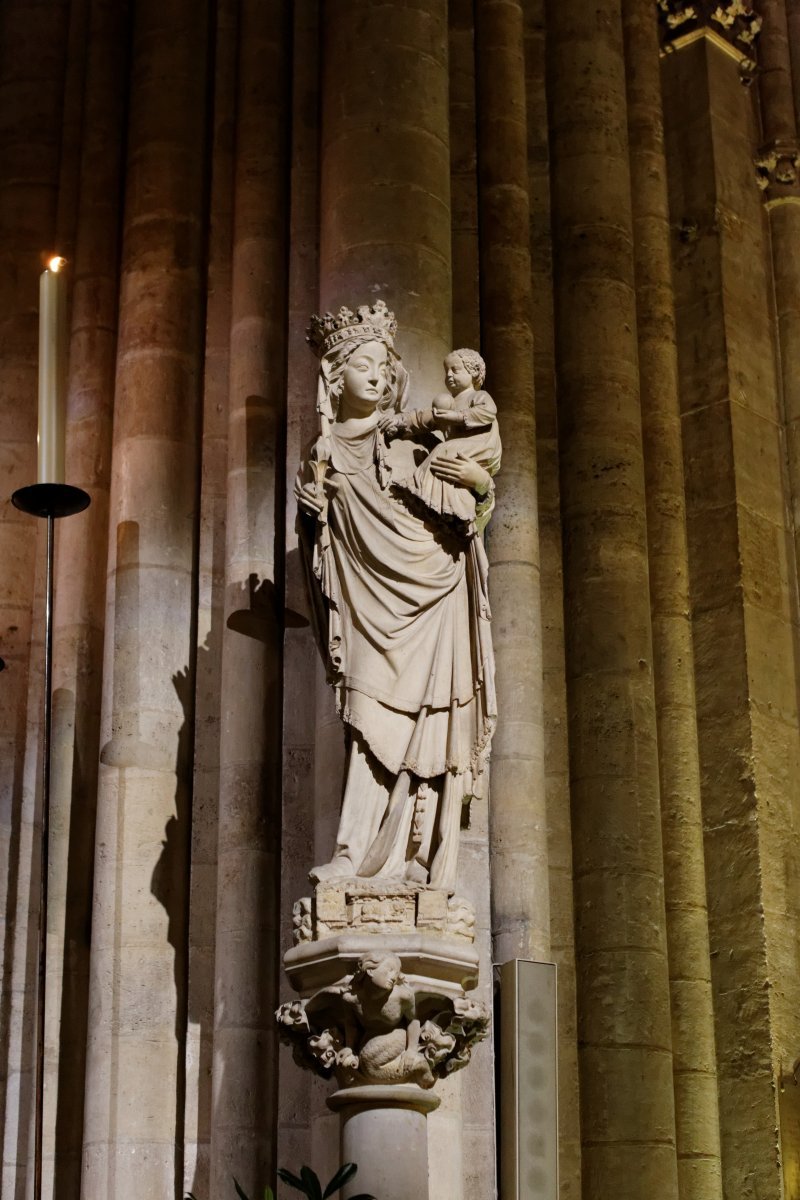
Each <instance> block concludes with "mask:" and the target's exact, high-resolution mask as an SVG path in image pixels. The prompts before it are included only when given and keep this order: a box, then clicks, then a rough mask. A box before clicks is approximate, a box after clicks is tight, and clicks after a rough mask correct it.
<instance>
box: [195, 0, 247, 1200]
mask: <svg viewBox="0 0 800 1200" xmlns="http://www.w3.org/2000/svg"><path fill="white" fill-rule="evenodd" d="M238 10H239V4H238V0H219V2H218V3H217V4H216V11H215V14H214V17H215V24H214V31H213V35H214V57H213V66H214V79H213V124H212V127H211V128H210V129H209V137H210V154H211V165H210V169H211V179H210V194H209V205H208V249H207V300H206V313H205V317H206V322H205V363H204V376H203V415H202V430H203V437H202V445H201V448H200V510H199V518H200V521H199V536H198V544H197V625H196V632H195V643H196V647H197V650H196V653H197V665H196V669H195V728H194V746H193V752H194V775H193V793H192V831H191V876H190V882H189V928H188V958H187V980H186V988H187V1004H186V1008H187V1030H186V1087H185V1100H184V1106H185V1116H184V1164H183V1170H184V1184H183V1189H184V1192H192V1193H193V1194H194V1195H196V1196H208V1194H209V1192H210V1157H211V1153H210V1151H211V1145H210V1144H211V1118H212V1064H213V1042H214V982H215V980H214V959H215V930H216V911H217V821H218V809H219V794H220V786H219V781H220V730H221V725H222V712H223V710H224V708H225V706H226V703H227V701H226V698H225V697H224V695H223V692H222V680H221V671H222V641H223V628H224V619H225V521H226V509H227V482H228V381H229V375H230V340H231V273H232V264H231V245H232V237H233V202H234V196H233V160H234V126H235V114H236V66H237V61H238V53H239V43H238ZM209 86H212V85H211V81H209Z"/></svg>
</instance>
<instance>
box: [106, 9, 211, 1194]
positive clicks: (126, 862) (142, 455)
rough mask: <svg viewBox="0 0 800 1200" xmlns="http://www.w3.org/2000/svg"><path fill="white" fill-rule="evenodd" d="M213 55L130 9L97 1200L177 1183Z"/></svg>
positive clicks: (202, 23)
mask: <svg viewBox="0 0 800 1200" xmlns="http://www.w3.org/2000/svg"><path fill="white" fill-rule="evenodd" d="M206 39H207V13H206V12H205V7H204V6H200V8H198V5H197V4H195V3H189V2H188V0H180V2H178V3H176V4H171V5H166V6H165V5H163V4H160V3H158V2H157V0H144V2H143V3H140V4H138V5H137V11H136V20H135V27H134V32H133V48H132V70H131V93H130V117H129V131H128V163H127V179H128V182H127V195H126V207H125V220H124V229H123V249H122V283H121V291H120V311H119V336H118V346H117V367H116V387H115V407H114V453H113V461H112V472H111V497H110V506H109V520H110V526H111V536H110V557H109V574H108V587H107V593H106V596H107V606H108V607H107V626H106V627H107V630H108V634H107V637H106V645H105V649H106V656H105V664H104V694H103V703H102V724H101V741H102V743H103V744H102V749H101V755H100V777H99V786H98V805H97V838H96V855H95V880H94V904H93V913H92V951H91V979H90V990H89V1043H88V1055H87V1073H86V1108H85V1121H84V1163H83V1187H82V1195H83V1196H84V1197H85V1200H95V1198H97V1200H99V1198H100V1197H103V1198H105V1197H107V1196H109V1195H114V1196H115V1197H117V1200H133V1197H134V1196H136V1197H138V1196H141V1195H142V1194H143V1193H144V1194H148V1195H168V1194H169V1193H171V1192H172V1191H177V1190H178V1189H179V1188H180V1187H181V1185H182V1183H183V1164H182V1142H183V1108H182V1104H181V1100H180V1097H181V1093H182V1088H183V1070H184V1037H185V1019H186V1012H185V1001H186V996H185V982H184V981H185V966H186V964H185V940H186V901H187V894H186V893H187V886H188V881H187V857H188V844H189V823H190V809H191V799H190V797H191V766H190V764H191V757H190V754H191V751H190V747H191V741H192V710H193V696H192V690H193V678H194V658H195V654H194V645H193V637H192V630H193V622H194V608H195V594H194V567H195V561H194V559H195V539H196V520H197V477H198V458H197V426H198V405H199V374H200V364H199V350H200V346H201V333H202V304H201V298H202V295H203V275H202V272H201V265H202V249H203V247H202V217H203V180H204V163H205V63H206V52H207V46H206ZM154 1081H157V1085H156V1084H155V1082H154ZM132 1158H135V1161H136V1163H137V1168H136V1169H135V1170H132V1169H131V1160H132Z"/></svg>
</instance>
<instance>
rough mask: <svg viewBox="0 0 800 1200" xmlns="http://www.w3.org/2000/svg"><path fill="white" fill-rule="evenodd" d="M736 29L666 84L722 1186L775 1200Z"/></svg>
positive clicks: (763, 695) (777, 581) (784, 942)
mask: <svg viewBox="0 0 800 1200" xmlns="http://www.w3.org/2000/svg"><path fill="white" fill-rule="evenodd" d="M751 17H752V19H751V22H750V27H749V29H748V28H747V27H745V28H744V33H745V34H747V35H749V33H750V32H752V29H753V28H756V27H757V24H758V21H757V18H756V17H755V15H754V14H751ZM709 20H710V18H709ZM741 32H742V29H741V27H739V26H734V27H733V30H732V32H731V37H730V41H728V42H727V43H726V44H725V46H724V48H723V46H722V45H721V44H720V37H719V35H718V34H717V33H716V32H715V30H713V29H711V30H710V31H709V33H708V35H706V34H705V33H704V32H703V31H702V30H701V31H700V33H701V36H697V37H695V38H694V39H693V40H691V41H689V42H687V43H686V44H684V45H683V46H682V47H679V48H678V49H676V50H675V51H674V52H672V53H670V54H668V55H667V56H666V57H665V59H664V61H663V89H664V118H665V132H666V146H667V161H668V165H669V181H670V215H671V224H672V227H673V229H674V230H675V231H676V236H675V238H674V241H673V279H674V287H675V302H676V317H677V334H678V362H679V370H680V392H681V410H682V427H683V455H684V470H685V476H686V508H687V534H688V547H689V572H690V574H689V581H690V594H691V601H692V617H693V639H694V658H695V680H696V699H697V720H698V738H699V750H700V769H701V787H702V801H703V821H704V844H705V862H706V875H707V890H708V906H709V934H710V945H711V965H712V987H713V994H714V1011H715V1023H716V1024H715V1033H716V1046H717V1069H718V1075H719V1109H720V1128H721V1150H722V1174H723V1186H724V1192H725V1194H726V1195H731V1196H739V1195H745V1194H746V1193H747V1192H748V1191H753V1192H758V1194H759V1195H761V1196H763V1197H765V1198H766V1200H772V1198H773V1197H778V1196H779V1195H781V1194H782V1181H781V1177H780V1169H779V1161H778V1145H777V1132H776V1131H777V1124H778V1122H777V1113H776V1085H775V1077H776V1075H777V1073H778V1070H779V1066H780V1062H781V1061H782V1062H784V1063H785V1062H788V1060H789V1059H790V1058H791V1059H792V1061H794V1058H795V1057H796V1050H795V1049H793V1048H794V1047H796V1046H797V1044H798V1039H799V1038H800V1033H798V1029H797V1023H798V1012H800V999H798V997H797V994H796V993H797V987H798V979H797V971H796V969H795V966H794V965H793V963H792V960H791V956H792V954H793V952H794V951H793V948H792V947H793V941H792V937H791V933H790V930H791V929H792V928H793V922H795V921H796V920H797V916H796V914H797V911H798V902H799V901H800V896H799V895H798V887H797V884H796V880H797V878H798V875H797V861H796V849H795V847H794V844H793V840H792V839H790V838H787V837H786V830H787V828H791V827H792V823H793V821H794V820H795V817H794V813H795V812H796V811H797V808H796V806H797V803H798V779H800V774H799V773H798V745H797V693H796V688H797V680H796V668H795V661H796V656H795V640H794V631H793V628H792V613H793V611H794V595H793V590H794V583H793V575H794V567H793V564H791V561H790V559H791V551H790V550H788V547H789V546H790V544H791V539H790V538H789V536H788V535H789V529H788V528H787V520H786V494H785V488H784V467H785V460H784V455H783V447H782V443H781V409H780V401H779V398H780V386H779V373H778V367H777V363H776V361H775V356H774V342H773V338H774V326H773V323H772V287H773V280H772V278H771V261H770V259H771V256H770V251H769V245H768V240H767V237H766V234H767V228H766V223H765V221H764V214H763V211H762V205H761V196H760V193H759V189H758V187H757V181H756V170H755V169H754V166H753V159H754V156H756V155H757V154H758V151H759V147H760V146H761V145H762V139H761V132H760V130H759V127H758V120H757V112H756V108H755V105H754V93H753V91H752V90H751V89H747V88H744V87H742V83H741V70H740V65H739V63H737V59H739V60H740V61H741V60H742V59H743V58H745V59H747V60H751V59H752V54H753V49H752V46H753V43H752V39H751V40H750V41H749V42H745V43H744V48H743V47H742V45H741V42H740V40H737V39H738V35H739V34H740V33H741ZM664 36H665V37H668V36H669V34H668V32H666V31H665V35H664ZM787 551H788V552H787ZM743 1014H747V1017H746V1020H747V1027H748V1031H749V1032H748V1053H747V1058H746V1061H743V1060H742V1054H741V1047H742V1034H741V1025H742V1020H743Z"/></svg>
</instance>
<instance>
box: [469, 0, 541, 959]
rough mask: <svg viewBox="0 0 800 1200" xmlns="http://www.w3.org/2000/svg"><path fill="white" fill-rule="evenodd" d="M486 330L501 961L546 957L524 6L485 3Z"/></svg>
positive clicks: (497, 947) (494, 827) (494, 823)
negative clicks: (496, 466) (494, 419)
mask: <svg viewBox="0 0 800 1200" xmlns="http://www.w3.org/2000/svg"><path fill="white" fill-rule="evenodd" d="M476 42H477V48H478V60H477V61H478V68H477V70H478V93H479V96H480V107H479V125H478V131H479V132H478V136H479V167H480V176H479V185H480V186H479V198H480V230H481V236H480V248H481V337H482V350H483V354H484V356H485V358H486V361H487V367H488V373H489V375H488V382H487V387H488V389H489V391H490V392H491V393H492V394H493V395H494V396H495V398H496V400H497V408H498V414H499V421H500V433H501V436H502V439H503V464H502V467H501V472H500V474H499V475H498V477H497V508H496V511H495V513H494V516H493V518H492V523H491V526H490V527H489V530H488V531H487V539H486V540H487V548H488V553H489V561H490V563H491V578H492V583H491V587H492V614H493V627H492V636H493V643H494V651H495V658H496V661H497V705H498V711H499V720H498V727H497V733H496V735H495V739H494V743H493V746H492V798H491V812H490V829H491V847H492V854H491V865H492V928H493V933H494V959H495V961H496V962H506V961H507V960H509V959H511V958H540V959H545V960H546V959H548V958H549V951H550V908H549V892H548V885H549V881H548V874H547V818H546V811H545V783H544V747H543V731H542V650H541V636H542V635H541V608H540V599H539V529H538V513H537V496H536V418H535V413H534V389H533V331H532V324H531V318H532V312H531V260H530V215H529V209H528V160H527V124H526V101H525V60H524V42H523V21H522V6H521V5H520V4H519V3H506V2H505V0H479V3H478V5H477V8H476Z"/></svg>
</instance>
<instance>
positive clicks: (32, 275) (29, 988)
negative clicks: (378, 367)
mask: <svg viewBox="0 0 800 1200" xmlns="http://www.w3.org/2000/svg"><path fill="white" fill-rule="evenodd" d="M66 36H67V13H66V8H65V6H64V5H63V4H61V3H58V2H56V0H54V2H53V3H46V4H42V5H40V6H38V7H36V8H35V9H32V8H31V6H30V5H29V4H26V3H25V2H24V0H20V2H18V3H9V4H6V5H4V6H3V8H2V11H1V12H0V88H1V89H2V94H3V106H2V107H3V117H2V121H0V477H2V479H3V488H2V494H0V563H2V570H0V577H1V578H0V630H2V651H1V653H2V657H3V660H4V664H5V665H4V669H3V671H2V674H0V925H2V929H3V941H2V947H1V948H0V1137H1V1138H2V1147H3V1149H2V1155H3V1163H2V1180H1V1181H0V1191H2V1193H3V1195H6V1194H7V1195H14V1194H15V1191H17V1192H18V1194H22V1191H23V1189H24V1187H25V1180H26V1171H27V1170H28V1169H29V1168H30V1167H31V1164H32V1146H33V1138H32V1125H31V1113H32V1103H31V1100H32V1093H33V1072H32V1066H33V1029H34V999H33V998H34V995H35V986H36V985H35V979H36V951H35V929H36V914H37V908H38V901H37V899H36V897H37V896H38V880H39V874H38V869H37V865H36V864H37V862H38V838H37V836H36V834H37V822H38V811H37V795H38V790H37V784H38V775H39V774H40V772H39V763H40V761H41V758H40V745H39V730H38V726H39V724H40V719H41V716H40V714H41V711H42V710H41V699H42V692H41V662H42V658H41V653H42V633H41V625H40V624H39V622H40V619H41V615H42V613H43V606H42V605H41V596H42V584H43V570H42V571H38V572H37V564H39V565H43V556H42V553H41V552H42V550H43V548H44V544H43V534H44V528H43V522H40V521H36V520H34V519H33V518H31V517H29V516H27V515H25V514H24V513H21V512H19V511H18V510H17V509H16V508H14V507H13V506H12V504H11V495H12V493H13V492H14V491H15V490H16V489H17V488H19V487H23V486H26V485H28V484H30V483H34V482H35V481H36V387H37V366H36V346H37V335H38V276H39V272H40V271H41V269H42V259H41V255H42V252H43V251H44V252H47V250H48V248H49V247H51V246H52V245H53V241H54V238H55V235H56V220H57V194H58V162H59V150H60V140H61V121H60V116H61V112H62V104H63V88H64V71H65V43H66ZM37 548H38V553H37ZM37 574H38V582H39V587H38V604H37V607H36V610H35V611H34V580H35V579H36V578H37Z"/></svg>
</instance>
